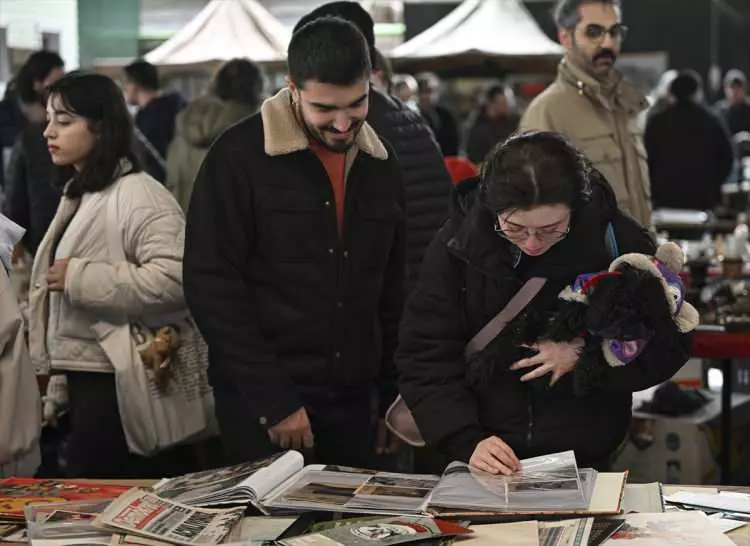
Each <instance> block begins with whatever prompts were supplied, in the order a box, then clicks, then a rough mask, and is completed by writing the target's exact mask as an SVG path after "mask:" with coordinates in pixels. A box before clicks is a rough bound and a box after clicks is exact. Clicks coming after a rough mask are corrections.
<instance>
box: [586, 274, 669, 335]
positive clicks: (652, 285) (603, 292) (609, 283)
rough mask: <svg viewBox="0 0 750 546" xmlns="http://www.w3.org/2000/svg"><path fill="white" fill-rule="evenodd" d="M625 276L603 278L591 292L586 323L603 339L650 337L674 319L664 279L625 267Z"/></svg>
mask: <svg viewBox="0 0 750 546" xmlns="http://www.w3.org/2000/svg"><path fill="white" fill-rule="evenodd" d="M619 271H620V272H621V275H618V276H612V277H605V278H603V279H601V280H600V281H599V282H598V283H597V285H596V287H595V288H594V290H593V291H592V293H590V294H589V309H588V313H587V315H586V326H587V328H588V329H589V331H591V332H594V333H595V334H596V335H597V336H599V337H602V338H610V339H619V340H633V339H648V338H649V337H651V336H652V335H653V333H654V332H655V331H656V330H657V329H659V328H660V327H661V326H663V325H664V324H665V322H664V321H666V324H669V323H671V322H672V318H671V315H670V311H669V304H668V302H667V299H666V294H665V293H664V287H663V286H662V284H661V281H660V280H659V279H658V278H656V277H654V276H653V275H652V274H650V273H648V272H645V271H643V270H640V269H637V268H634V267H630V266H627V265H626V266H623V267H622V268H620V269H619Z"/></svg>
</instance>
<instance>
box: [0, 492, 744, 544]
mask: <svg viewBox="0 0 750 546" xmlns="http://www.w3.org/2000/svg"><path fill="white" fill-rule="evenodd" d="M80 481H86V480H80ZM97 482H98V483H102V482H105V483H110V484H112V485H130V486H133V487H150V486H151V485H153V484H154V483H155V482H154V480H97ZM700 487H711V486H692V485H665V486H664V495H671V494H674V493H676V492H677V491H680V490H681V489H685V488H689V489H698V488H700ZM719 490H720V491H735V492H738V493H745V494H750V487H736V486H729V487H723V486H722V487H720V488H719ZM727 536H728V537H729V538H731V539H732V541H733V542H734V543H735V544H737V545H738V546H750V525H746V526H744V527H740V528H739V529H737V530H735V531H732V532H731V533H728V534H727ZM3 544H4V545H8V546H16V545H18V546H22V545H23V546H28V544H27V543H22V542H21V543H18V542H5V543H3ZM706 546H709V545H706Z"/></svg>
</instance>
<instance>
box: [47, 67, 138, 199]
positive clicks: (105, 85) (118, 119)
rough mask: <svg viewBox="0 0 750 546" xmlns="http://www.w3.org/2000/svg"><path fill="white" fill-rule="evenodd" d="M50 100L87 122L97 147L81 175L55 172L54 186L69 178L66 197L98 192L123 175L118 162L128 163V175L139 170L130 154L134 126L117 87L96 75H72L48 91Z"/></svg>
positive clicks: (67, 169) (67, 168) (62, 170)
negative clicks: (125, 161) (56, 101)
mask: <svg viewBox="0 0 750 546" xmlns="http://www.w3.org/2000/svg"><path fill="white" fill-rule="evenodd" d="M49 95H50V100H54V99H55V98H57V99H59V100H60V102H61V103H62V106H63V107H64V108H65V110H66V111H68V112H70V113H71V114H75V115H77V116H80V117H82V118H84V119H85V120H86V122H87V123H88V126H89V129H90V130H91V132H93V133H94V134H95V135H96V137H97V138H96V143H95V144H94V147H93V149H92V150H91V152H90V153H89V156H88V157H87V158H86V161H85V163H84V166H83V169H82V170H81V172H76V171H75V169H73V167H72V166H69V165H68V166H65V167H58V168H57V177H56V178H57V183H58V184H60V185H64V184H65V183H67V181H68V180H70V179H71V178H72V182H71V184H70V185H69V186H68V189H67V191H66V195H67V196H68V197H80V196H81V195H83V194H84V193H90V192H97V191H101V190H103V189H105V188H107V187H108V186H110V185H111V184H112V183H113V182H114V181H115V180H116V179H117V177H118V175H121V174H123V173H121V172H120V162H121V160H123V159H127V160H128V161H129V162H130V164H131V168H130V169H129V171H128V172H138V171H140V170H141V167H140V162H139V161H138V159H137V157H136V155H135V152H134V150H133V122H132V119H131V117H130V113H129V112H128V109H127V107H126V106H125V99H124V97H123V94H122V91H121V90H120V88H119V87H118V86H117V84H116V83H115V82H114V81H112V80H111V79H110V78H108V77H106V76H102V75H99V74H86V73H74V74H68V75H66V76H63V77H62V78H61V79H59V80H58V81H57V82H55V83H54V84H52V85H51V86H50V88H49Z"/></svg>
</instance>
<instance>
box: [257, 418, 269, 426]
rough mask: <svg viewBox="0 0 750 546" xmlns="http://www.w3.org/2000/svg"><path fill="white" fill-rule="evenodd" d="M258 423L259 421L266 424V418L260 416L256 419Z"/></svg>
mask: <svg viewBox="0 0 750 546" xmlns="http://www.w3.org/2000/svg"><path fill="white" fill-rule="evenodd" d="M258 423H260V424H261V425H266V424H267V423H268V419H266V418H265V417H261V418H260V419H258Z"/></svg>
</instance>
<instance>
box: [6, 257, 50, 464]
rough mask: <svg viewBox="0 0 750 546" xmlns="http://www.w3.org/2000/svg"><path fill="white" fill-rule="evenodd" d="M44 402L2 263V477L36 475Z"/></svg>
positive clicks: (21, 322) (13, 296)
mask: <svg viewBox="0 0 750 546" xmlns="http://www.w3.org/2000/svg"><path fill="white" fill-rule="evenodd" d="M41 428H42V405H41V401H40V398H39V387H38V386H37V382H36V378H35V377H34V368H33V367H32V365H31V359H30V358H29V351H28V349H27V348H26V339H25V337H24V328H23V319H22V317H21V312H20V310H19V309H18V302H17V300H16V295H15V292H14V291H13V288H12V287H11V284H10V279H9V278H8V275H7V273H6V272H5V268H4V267H3V266H2V265H1V264H0V477H6V478H7V477H10V476H33V475H34V472H36V469H37V466H38V465H39V463H40V462H41V457H40V453H39V435H40V433H41Z"/></svg>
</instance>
